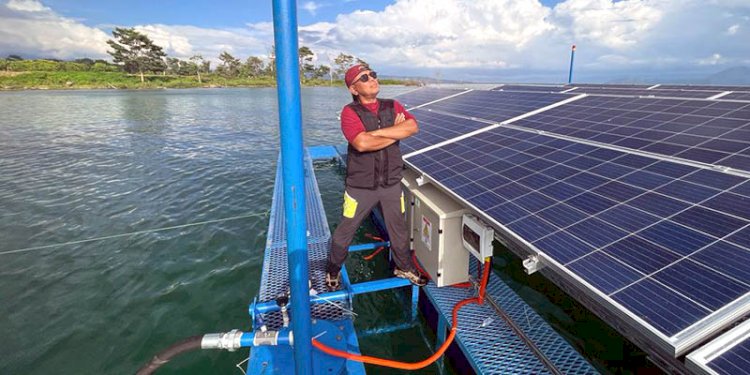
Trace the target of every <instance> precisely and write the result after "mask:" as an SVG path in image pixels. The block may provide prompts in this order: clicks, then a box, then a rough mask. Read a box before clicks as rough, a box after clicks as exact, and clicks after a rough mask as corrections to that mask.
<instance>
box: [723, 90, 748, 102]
mask: <svg viewBox="0 0 750 375" xmlns="http://www.w3.org/2000/svg"><path fill="white" fill-rule="evenodd" d="M721 99H731V100H747V101H750V92H733V93H731V94H727V95H724V96H722V97H721Z"/></svg>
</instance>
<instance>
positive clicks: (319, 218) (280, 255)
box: [258, 152, 349, 329]
mask: <svg viewBox="0 0 750 375" xmlns="http://www.w3.org/2000/svg"><path fill="white" fill-rule="evenodd" d="M304 164H305V202H306V205H307V228H308V231H307V232H308V236H307V239H308V245H307V248H308V259H309V262H310V263H309V266H310V280H311V281H312V287H313V289H315V290H316V291H325V290H326V289H325V266H326V258H327V256H328V247H329V243H330V240H331V232H330V230H329V229H328V221H327V219H326V215H325V211H324V209H323V202H322V200H321V199H320V192H319V190H318V183H317V181H316V179H315V173H314V172H313V165H312V159H311V158H310V155H309V153H307V152H306V153H305V161H304ZM286 250H287V249H286V228H285V223H284V189H283V181H282V173H281V158H280V157H279V166H278V168H277V169H276V182H275V189H274V195H273V201H272V202H271V217H270V220H269V225H268V241H267V242H266V251H265V258H264V260H263V274H262V276H261V284H260V294H259V296H258V300H259V302H266V301H271V300H274V299H276V298H277V297H278V296H279V295H282V294H286V293H288V291H289V270H288V264H287V253H286ZM342 308H346V309H349V307H348V306H345V303H344V302H335V303H334V302H332V303H324V304H316V305H312V306H311V314H312V318H313V319H326V320H340V319H344V318H347V317H348V315H347V314H346V313H344V310H342ZM262 318H263V321H264V322H265V324H266V325H267V327H268V329H277V328H279V327H281V326H282V317H281V313H279V312H275V313H270V314H263V316H262Z"/></svg>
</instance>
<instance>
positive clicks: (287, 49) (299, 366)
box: [273, 0, 312, 375]
mask: <svg viewBox="0 0 750 375" xmlns="http://www.w3.org/2000/svg"><path fill="white" fill-rule="evenodd" d="M273 29H274V42H275V45H276V77H277V80H276V83H277V86H278V90H277V93H278V108H279V125H280V130H281V131H280V138H281V160H282V165H283V176H284V178H283V179H284V212H285V214H286V228H287V252H288V264H289V276H290V288H291V300H292V301H291V305H292V311H294V314H292V330H293V332H294V338H295V343H294V367H295V373H296V374H297V375H308V374H312V342H311V340H312V327H311V322H310V303H309V299H308V295H309V289H308V275H309V266H308V262H307V237H306V233H307V218H306V214H305V208H306V207H307V206H306V204H305V180H304V169H303V166H302V161H303V157H304V153H303V152H304V150H303V145H302V109H301V106H300V83H299V62H298V54H297V51H298V44H297V5H296V1H293V0H274V1H273Z"/></svg>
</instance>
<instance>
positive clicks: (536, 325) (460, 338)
mask: <svg viewBox="0 0 750 375" xmlns="http://www.w3.org/2000/svg"><path fill="white" fill-rule="evenodd" d="M471 263H472V265H471V269H472V274H476V272H477V267H478V262H477V261H475V260H472V262H471ZM423 290H424V292H425V294H426V295H427V296H428V298H429V299H430V301H431V302H432V303H433V305H434V306H435V307H436V308H437V310H438V311H439V312H440V314H441V315H442V316H441V318H440V319H443V321H447V322H450V320H451V314H452V309H453V306H454V305H455V304H456V303H457V302H459V301H461V300H462V299H465V298H469V297H472V296H475V295H476V294H475V291H474V290H473V289H459V288H437V287H436V286H435V285H434V284H432V283H430V284H429V285H428V286H427V287H425V288H423ZM487 298H488V299H491V300H492V301H494V303H495V304H496V305H497V306H498V307H499V308H501V309H502V310H503V311H504V312H505V314H506V315H507V316H508V317H509V318H510V319H511V320H512V321H513V322H514V323H515V325H516V326H517V327H519V328H520V329H521V331H522V332H523V333H524V334H525V335H526V336H527V337H528V338H529V339H531V341H532V342H533V343H534V344H535V346H536V347H537V348H538V349H539V350H540V351H541V353H543V355H544V356H545V357H546V358H547V360H548V361H549V362H551V363H552V364H553V365H554V367H555V368H557V370H558V371H559V372H560V373H563V374H598V372H597V370H596V369H595V368H594V367H592V366H591V364H589V363H588V362H587V361H586V360H585V359H584V358H583V357H582V356H581V355H580V354H579V353H578V352H576V351H575V349H573V347H571V346H570V344H568V343H567V342H566V341H565V340H564V339H563V338H562V337H561V336H560V335H559V334H557V332H555V331H554V330H553V329H552V327H550V326H549V324H547V322H545V321H544V320H543V319H542V318H541V317H540V316H539V314H537V313H536V312H535V311H534V310H532V309H531V308H530V307H529V306H528V305H527V304H526V303H525V302H523V300H521V298H520V297H518V295H517V294H516V293H515V292H514V291H513V290H511V289H510V288H509V287H508V286H507V285H505V283H503V282H502V280H500V279H499V278H498V277H497V276H496V275H495V274H494V273H492V274H490V279H489V282H488V284H487ZM458 318H459V321H458V333H457V335H456V341H457V342H458V344H459V346H460V347H461V350H462V351H463V352H464V353H465V355H466V358H467V359H468V360H469V362H470V363H471V364H472V366H473V367H474V370H475V371H476V372H477V373H480V374H511V373H512V374H550V373H551V372H550V371H549V370H548V369H547V367H546V366H545V365H544V363H543V362H542V360H541V359H540V358H539V357H537V355H535V354H534V352H533V351H532V350H531V349H530V348H529V346H527V344H526V343H525V342H524V341H523V340H522V339H521V338H520V337H519V336H518V335H516V333H515V332H514V331H513V329H512V328H511V326H510V325H508V324H507V323H506V322H505V321H504V320H503V319H502V318H501V317H500V316H499V315H498V313H497V311H496V310H495V308H493V306H492V303H491V302H490V301H487V302H485V304H484V305H482V306H479V305H477V304H470V305H467V306H465V307H464V308H462V309H461V310H460V311H459V313H458ZM490 320H491V321H490ZM485 322H487V323H485ZM483 323H485V326H484V327H482V325H483Z"/></svg>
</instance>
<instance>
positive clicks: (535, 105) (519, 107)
mask: <svg viewBox="0 0 750 375" xmlns="http://www.w3.org/2000/svg"><path fill="white" fill-rule="evenodd" d="M566 99H570V95H562V94H547V93H527V92H505V91H481V90H475V91H471V92H467V93H466V94H461V95H458V96H454V97H452V98H449V99H445V100H441V101H439V102H437V103H433V104H429V105H427V106H425V107H424V108H429V109H432V110H436V111H441V112H447V113H452V114H458V115H462V116H466V117H477V118H482V119H485V120H489V121H495V122H501V121H505V120H508V119H511V118H514V117H516V116H519V115H522V114H525V113H528V112H531V111H534V110H536V109H539V108H543V107H546V106H548V105H551V104H554V103H556V102H561V101H563V100H566Z"/></svg>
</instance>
